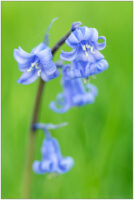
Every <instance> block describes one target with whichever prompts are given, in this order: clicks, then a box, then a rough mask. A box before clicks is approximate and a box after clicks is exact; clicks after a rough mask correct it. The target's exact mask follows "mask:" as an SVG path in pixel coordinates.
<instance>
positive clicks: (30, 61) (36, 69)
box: [14, 43, 59, 84]
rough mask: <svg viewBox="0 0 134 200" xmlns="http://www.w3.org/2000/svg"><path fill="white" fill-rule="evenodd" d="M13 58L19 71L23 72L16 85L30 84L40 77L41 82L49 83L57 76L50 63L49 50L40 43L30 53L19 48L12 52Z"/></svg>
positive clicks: (56, 71) (54, 66) (53, 65)
mask: <svg viewBox="0 0 134 200" xmlns="http://www.w3.org/2000/svg"><path fill="white" fill-rule="evenodd" d="M14 57H15V59H16V61H17V62H18V66H19V70H20V71H22V72H23V74H22V76H21V77H20V79H19V80H18V83H21V84H30V83H32V82H34V81H35V80H36V79H37V78H38V77H41V78H42V80H43V81H49V80H51V79H54V78H56V77H57V76H58V74H59V73H58V70H57V68H56V65H55V64H54V63H53V61H52V53H51V49H50V48H49V47H48V46H46V45H45V44H44V43H40V44H39V45H38V46H37V47H35V48H34V49H33V50H32V51H31V53H27V52H25V51H24V50H23V49H21V47H19V48H18V49H15V50H14Z"/></svg>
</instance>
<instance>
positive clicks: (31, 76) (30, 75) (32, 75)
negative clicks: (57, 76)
mask: <svg viewBox="0 0 134 200" xmlns="http://www.w3.org/2000/svg"><path fill="white" fill-rule="evenodd" d="M37 78H38V74H37V72H36V71H34V70H33V71H31V72H27V71H26V72H24V73H23V74H22V75H21V77H20V79H19V80H18V81H17V82H18V83H21V84H23V85H27V84H31V83H33V82H34V81H35V80H36V79H37Z"/></svg>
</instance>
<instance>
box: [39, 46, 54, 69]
mask: <svg viewBox="0 0 134 200" xmlns="http://www.w3.org/2000/svg"><path fill="white" fill-rule="evenodd" d="M36 55H37V56H38V58H39V60H40V64H41V65H43V66H48V64H49V62H50V61H51V60H52V53H51V49H50V48H49V47H47V48H46V49H44V50H42V51H40V52H39V53H37V54H36Z"/></svg>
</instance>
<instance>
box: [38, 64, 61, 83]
mask: <svg viewBox="0 0 134 200" xmlns="http://www.w3.org/2000/svg"><path fill="white" fill-rule="evenodd" d="M58 75H59V72H58V70H57V68H56V65H55V64H54V63H53V62H52V61H51V62H49V63H48V66H47V65H45V66H43V67H42V69H41V78H42V79H43V80H44V81H49V80H51V79H54V78H56V77H58Z"/></svg>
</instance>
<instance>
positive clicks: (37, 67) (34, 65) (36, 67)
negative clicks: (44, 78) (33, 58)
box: [27, 62, 39, 72]
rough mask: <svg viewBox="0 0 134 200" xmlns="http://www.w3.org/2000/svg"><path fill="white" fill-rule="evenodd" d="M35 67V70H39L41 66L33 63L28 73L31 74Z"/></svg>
mask: <svg viewBox="0 0 134 200" xmlns="http://www.w3.org/2000/svg"><path fill="white" fill-rule="evenodd" d="M34 67H35V69H39V66H38V64H37V62H33V63H32V64H31V67H30V68H29V69H28V70H27V72H31V71H32V70H33V68H34Z"/></svg>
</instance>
